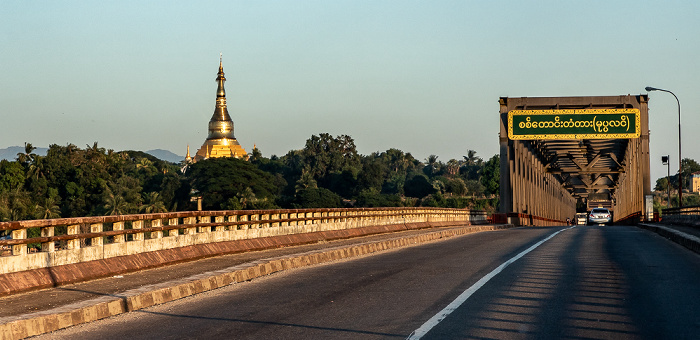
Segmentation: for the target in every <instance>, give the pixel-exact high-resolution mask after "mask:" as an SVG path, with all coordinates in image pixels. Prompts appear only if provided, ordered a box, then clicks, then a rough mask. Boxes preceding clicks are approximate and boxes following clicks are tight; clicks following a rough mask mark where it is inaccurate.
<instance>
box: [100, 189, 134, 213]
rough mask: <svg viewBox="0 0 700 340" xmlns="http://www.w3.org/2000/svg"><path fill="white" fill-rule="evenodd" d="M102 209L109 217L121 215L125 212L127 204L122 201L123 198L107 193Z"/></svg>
mask: <svg viewBox="0 0 700 340" xmlns="http://www.w3.org/2000/svg"><path fill="white" fill-rule="evenodd" d="M104 207H105V209H107V214H109V215H123V214H124V213H125V212H126V211H127V208H128V207H129V204H128V203H127V202H126V200H124V197H122V196H121V195H115V194H114V193H112V192H111V191H110V192H108V193H107V197H106V202H105V206H104Z"/></svg>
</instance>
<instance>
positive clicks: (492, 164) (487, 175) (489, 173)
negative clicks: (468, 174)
mask: <svg viewBox="0 0 700 340" xmlns="http://www.w3.org/2000/svg"><path fill="white" fill-rule="evenodd" d="M482 173H483V175H482V177H481V184H482V185H483V186H484V190H485V191H486V193H488V194H491V195H498V194H499V190H500V181H501V158H500V155H494V156H493V157H491V158H490V159H489V160H488V161H487V162H486V164H485V165H484V169H483V170H482Z"/></svg>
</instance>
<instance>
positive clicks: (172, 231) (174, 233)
mask: <svg viewBox="0 0 700 340" xmlns="http://www.w3.org/2000/svg"><path fill="white" fill-rule="evenodd" d="M178 224H179V223H178V219H177V218H171V219H170V220H168V225H169V226H174V225H178ZM178 234H179V233H178V229H170V230H168V236H177V235H178Z"/></svg>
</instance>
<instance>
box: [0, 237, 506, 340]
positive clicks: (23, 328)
mask: <svg viewBox="0 0 700 340" xmlns="http://www.w3.org/2000/svg"><path fill="white" fill-rule="evenodd" d="M511 227H513V225H512V224H511V225H481V226H465V227H457V228H451V229H448V230H439V231H434V232H429V233H426V234H421V235H415V236H408V237H397V238H394V239H389V240H383V241H375V242H368V243H363V244H357V245H350V246H341V247H336V248H330V249H321V250H315V251H311V252H307V253H301V254H293V255H287V256H282V257H277V258H271V259H264V260H259V261H254V262H249V263H245V264H241V265H237V266H233V267H229V268H226V269H222V270H217V271H213V272H207V273H203V274H198V275H194V276H190V277H188V278H184V279H180V280H175V281H169V282H164V283H159V284H154V285H148V286H144V287H140V288H137V289H132V290H129V291H126V292H123V293H121V294H118V295H112V296H103V297H100V298H97V299H91V300H87V301H82V302H79V303H75V304H71V305H67V306H62V307H58V308H56V309H52V310H47V311H42V312H37V313H32V314H25V315H22V316H16V317H5V318H2V319H0V338H2V339H23V338H27V337H30V336H35V335H40V334H44V333H49V332H53V331H56V330H59V329H62V328H66V327H70V326H75V325H79V324H82V323H87V322H92V321H96V320H99V319H104V318H107V317H110V316H115V315H119V314H122V313H126V312H130V311H135V310H139V309H143V308H147V307H151V306H155V305H158V304H163V303H166V302H170V301H174V300H177V299H181V298H184V297H188V296H192V295H195V294H199V293H203V292H206V291H210V290H214V289H217V288H221V287H225V286H228V285H231V284H235V283H239V282H245V281H250V280H252V279H255V278H258V277H261V276H265V275H270V274H273V273H276V272H280V271H283V270H289V269H294V268H302V267H306V266H311V265H315V264H320V263H325V262H331V261H337V260H342V259H347V258H352V257H358V256H363V255H367V254H372V253H376V252H381V251H385V250H390V249H397V248H402V247H406V246H410V245H417V244H421V243H426V242H430V241H435V240H439V239H444V238H450V237H454V236H460V235H465V234H470V233H476V232H481V231H492V230H499V229H507V228H511Z"/></svg>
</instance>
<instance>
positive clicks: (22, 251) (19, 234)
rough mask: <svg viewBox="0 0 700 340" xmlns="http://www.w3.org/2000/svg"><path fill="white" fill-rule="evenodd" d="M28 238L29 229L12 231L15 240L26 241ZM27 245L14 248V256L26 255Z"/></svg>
mask: <svg viewBox="0 0 700 340" xmlns="http://www.w3.org/2000/svg"><path fill="white" fill-rule="evenodd" d="M26 238H27V229H17V230H13V231H12V239H13V240H24V239H26ZM26 254H27V245H26V244H16V245H13V246H12V255H26Z"/></svg>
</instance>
